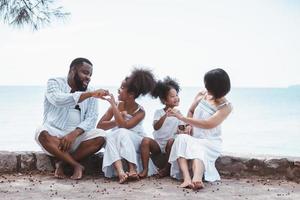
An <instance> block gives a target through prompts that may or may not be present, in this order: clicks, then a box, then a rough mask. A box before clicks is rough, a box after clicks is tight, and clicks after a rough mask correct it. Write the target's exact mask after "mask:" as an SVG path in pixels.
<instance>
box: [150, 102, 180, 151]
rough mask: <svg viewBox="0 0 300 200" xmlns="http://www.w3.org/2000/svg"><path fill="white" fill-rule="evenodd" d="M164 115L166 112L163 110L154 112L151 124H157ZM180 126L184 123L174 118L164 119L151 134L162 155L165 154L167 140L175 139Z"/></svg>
mask: <svg viewBox="0 0 300 200" xmlns="http://www.w3.org/2000/svg"><path fill="white" fill-rule="evenodd" d="M165 114H166V112H165V110H164V109H163V108H162V109H158V110H156V111H155V113H154V119H153V122H154V123H155V122H157V121H158V120H159V119H160V118H161V117H162V116H164V115H165ZM182 124H184V122H182V121H180V120H179V119H177V118H176V117H166V119H165V121H164V123H163V124H162V126H161V127H160V129H158V130H156V131H154V132H153V137H154V140H155V141H156V142H157V143H158V145H159V147H160V150H161V152H162V153H165V152H166V145H167V142H168V140H169V139H171V138H175V136H176V132H177V128H178V125H182Z"/></svg>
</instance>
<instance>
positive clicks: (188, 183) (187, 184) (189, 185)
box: [179, 180, 193, 188]
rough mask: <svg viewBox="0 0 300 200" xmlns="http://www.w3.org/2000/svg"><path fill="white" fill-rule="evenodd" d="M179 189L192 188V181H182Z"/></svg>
mask: <svg viewBox="0 0 300 200" xmlns="http://www.w3.org/2000/svg"><path fill="white" fill-rule="evenodd" d="M179 187H181V188H193V184H192V181H191V180H188V181H183V182H182V183H181V184H180V185H179Z"/></svg>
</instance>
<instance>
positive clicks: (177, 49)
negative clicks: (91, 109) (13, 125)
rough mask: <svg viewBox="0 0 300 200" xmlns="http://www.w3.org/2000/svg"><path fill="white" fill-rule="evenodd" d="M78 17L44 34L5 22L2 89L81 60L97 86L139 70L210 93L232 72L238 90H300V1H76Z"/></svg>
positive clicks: (41, 79) (72, 4) (37, 80)
mask: <svg viewBox="0 0 300 200" xmlns="http://www.w3.org/2000/svg"><path fill="white" fill-rule="evenodd" d="M58 5H61V6H63V7H64V9H65V11H68V12H70V13H71V15H70V16H69V17H68V18H67V19H66V20H64V21H53V22H52V24H51V25H50V26H47V27H43V28H42V29H40V30H39V31H32V30H31V29H29V28H23V29H17V28H15V27H11V26H8V25H7V24H3V23H2V22H1V23H0V38H1V40H0V55H1V64H0V70H1V79H0V85H45V84H46V82H47V79H48V78H50V77H56V76H66V75H67V73H68V69H69V64H70V63H71V61H72V60H73V59H74V58H76V57H86V58H88V59H89V60H90V61H91V62H92V63H93V65H94V73H93V77H92V82H91V83H92V84H93V85H105V86H118V85H120V83H121V81H122V80H123V78H124V77H125V76H127V75H128V74H129V73H130V71H131V70H132V66H133V65H135V64H142V65H144V66H147V67H148V68H150V69H152V70H153V72H154V74H156V76H157V78H159V79H160V78H164V77H165V76H167V75H168V76H171V77H174V78H176V79H177V80H178V81H179V82H180V84H181V85H182V86H196V87H197V86H203V76H204V74H205V72H207V71H209V70H211V69H214V68H223V69H225V70H226V71H227V72H228V74H229V76H230V78H231V82H232V85H233V86H234V87H288V86H289V85H294V84H300V39H299V35H300V1H297V0H249V1H247V0H236V1H233V0H226V1H225V0H224V1H222V0H218V1H217V0H206V1H204V0H109V1H105V0H85V1H82V0H81V1H79V0H73V1H67V0H64V1H62V0H61V1H58Z"/></svg>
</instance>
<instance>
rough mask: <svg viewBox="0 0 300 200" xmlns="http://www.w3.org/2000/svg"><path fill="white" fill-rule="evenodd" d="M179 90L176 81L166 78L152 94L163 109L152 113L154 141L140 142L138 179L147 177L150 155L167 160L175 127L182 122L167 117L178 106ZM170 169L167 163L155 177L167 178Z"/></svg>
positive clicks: (148, 139) (175, 130)
mask: <svg viewBox="0 0 300 200" xmlns="http://www.w3.org/2000/svg"><path fill="white" fill-rule="evenodd" d="M179 90H180V87H179V84H178V83H177V81H176V80H173V79H171V78H170V77H166V78H165V79H164V80H163V81H158V83H157V84H156V87H155V89H154V90H153V92H152V96H154V97H155V98H157V97H159V99H160V101H161V103H162V104H163V105H164V108H160V109H158V110H156V111H155V113H154V120H153V128H154V132H153V136H154V139H152V138H149V137H145V138H144V139H143V141H142V145H141V157H142V163H143V171H142V172H140V173H139V177H140V178H145V177H147V175H148V163H149V158H150V153H151V154H152V155H157V154H161V153H165V154H166V155H167V159H169V155H170V151H171V148H172V145H173V142H174V137H175V135H176V132H177V127H178V125H182V124H183V122H181V121H180V120H178V119H177V118H176V117H173V116H168V113H169V112H170V111H171V110H175V109H176V108H175V107H177V106H178V105H179V97H178V92H179ZM176 111H178V110H176ZM178 112H179V111H178ZM170 167H171V165H170V164H169V163H168V162H167V163H166V165H165V166H163V167H162V168H161V169H160V170H159V171H158V174H157V176H158V177H159V178H162V177H165V176H168V175H169V173H170Z"/></svg>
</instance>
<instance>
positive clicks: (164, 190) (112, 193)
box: [0, 173, 300, 200]
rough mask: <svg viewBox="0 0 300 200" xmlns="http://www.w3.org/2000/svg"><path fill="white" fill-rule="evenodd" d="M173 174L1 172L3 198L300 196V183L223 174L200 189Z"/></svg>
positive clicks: (245, 197)
mask: <svg viewBox="0 0 300 200" xmlns="http://www.w3.org/2000/svg"><path fill="white" fill-rule="evenodd" d="M179 183H180V182H179V181H177V180H174V179H171V178H163V179H156V178H154V177H150V178H146V179H143V180H141V181H136V182H129V183H126V184H122V185H121V184H119V183H118V182H117V180H110V179H106V178H103V177H100V176H84V178H83V179H82V180H79V181H75V180H71V179H64V180H59V179H55V178H54V177H53V176H52V175H51V174H40V173H39V174H37V173H36V174H20V173H19V174H1V175H0V199H14V200H17V199H23V200H26V199H39V200H40V199H43V200H46V199H57V200H58V199H143V200H145V199H172V200H177V199H202V200H206V199H207V200H212V199H255V200H260V199H261V200H267V199H300V184H298V183H295V182H289V181H286V180H270V179H266V178H261V177H252V178H245V179H244V178H243V179H242V178H241V179H236V178H234V179H233V178H223V179H222V180H221V181H219V182H215V183H205V188H204V189H202V190H200V191H196V192H195V191H193V190H190V189H182V188H178V185H179Z"/></svg>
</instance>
